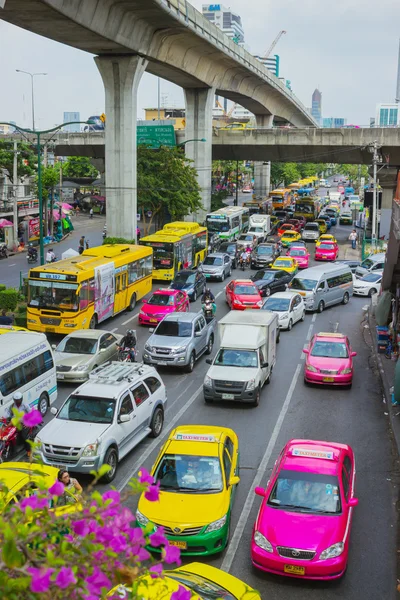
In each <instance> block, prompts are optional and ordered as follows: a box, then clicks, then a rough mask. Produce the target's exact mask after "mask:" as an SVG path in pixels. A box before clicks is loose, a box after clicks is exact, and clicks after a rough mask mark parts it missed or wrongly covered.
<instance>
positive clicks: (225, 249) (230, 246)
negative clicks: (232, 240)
mask: <svg viewBox="0 0 400 600" xmlns="http://www.w3.org/2000/svg"><path fill="white" fill-rule="evenodd" d="M220 249H221V252H222V251H223V252H228V254H229V253H231V254H232V253H235V252H236V244H228V245H225V244H221V246H220Z"/></svg>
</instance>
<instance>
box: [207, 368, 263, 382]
mask: <svg viewBox="0 0 400 600" xmlns="http://www.w3.org/2000/svg"><path fill="white" fill-rule="evenodd" d="M258 372H259V371H258V368H252V367H248V368H247V367H220V366H217V365H212V366H211V367H210V368H209V369H208V371H207V375H208V377H211V379H225V380H227V381H243V382H245V381H249V380H250V379H255V378H256V377H257V375H258Z"/></svg>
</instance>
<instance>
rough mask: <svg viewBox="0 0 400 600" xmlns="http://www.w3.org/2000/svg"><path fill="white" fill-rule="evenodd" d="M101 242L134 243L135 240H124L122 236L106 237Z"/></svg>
mask: <svg viewBox="0 0 400 600" xmlns="http://www.w3.org/2000/svg"><path fill="white" fill-rule="evenodd" d="M103 244H136V241H135V240H126V239H125V238H122V237H106V238H104V240H103Z"/></svg>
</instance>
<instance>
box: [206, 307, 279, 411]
mask: <svg viewBox="0 0 400 600" xmlns="http://www.w3.org/2000/svg"><path fill="white" fill-rule="evenodd" d="M218 325H219V335H220V340H221V342H220V348H219V350H218V352H217V354H216V356H215V358H214V359H213V360H207V361H206V362H207V363H209V364H210V365H211V367H210V368H209V370H208V372H207V374H206V376H205V379H204V384H203V392H204V400H205V402H206V403H207V404H208V403H210V402H213V401H214V400H236V401H240V402H248V403H251V404H253V405H254V406H258V404H259V402H260V397H261V388H262V386H263V385H264V383H269V382H270V380H271V375H272V369H273V368H274V365H275V362H276V343H277V342H278V341H279V327H278V317H277V315H276V313H274V312H272V311H268V310H245V311H239V310H231V311H230V312H229V313H228V314H227V315H225V317H223V319H221V320H220V321H219V323H218Z"/></svg>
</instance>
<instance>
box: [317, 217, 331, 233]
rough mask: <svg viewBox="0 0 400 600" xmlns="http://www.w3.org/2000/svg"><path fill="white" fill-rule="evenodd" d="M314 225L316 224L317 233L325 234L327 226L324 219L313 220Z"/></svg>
mask: <svg viewBox="0 0 400 600" xmlns="http://www.w3.org/2000/svg"><path fill="white" fill-rule="evenodd" d="M315 223H318V227H319V232H320V233H321V234H323V233H326V232H327V231H328V225H327V224H326V221H325V220H324V219H315Z"/></svg>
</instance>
